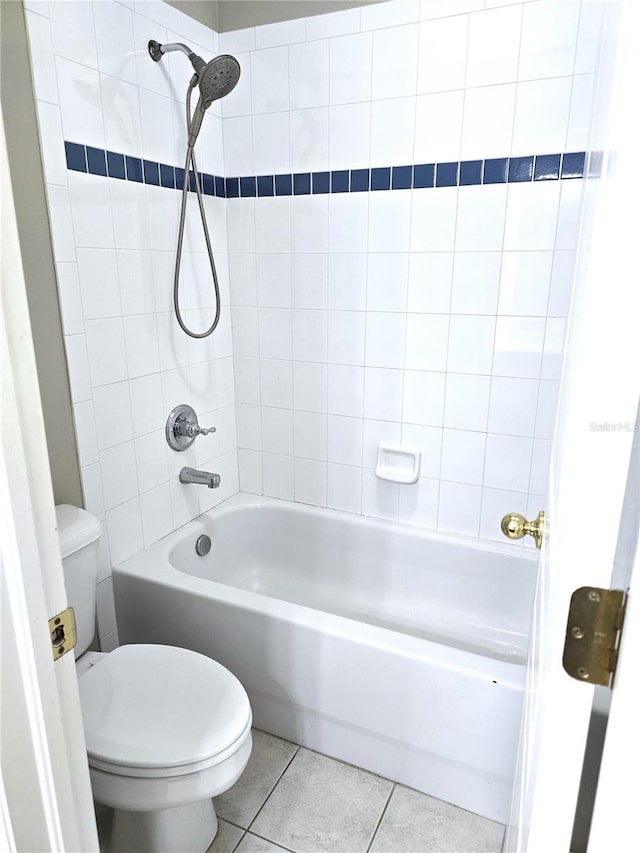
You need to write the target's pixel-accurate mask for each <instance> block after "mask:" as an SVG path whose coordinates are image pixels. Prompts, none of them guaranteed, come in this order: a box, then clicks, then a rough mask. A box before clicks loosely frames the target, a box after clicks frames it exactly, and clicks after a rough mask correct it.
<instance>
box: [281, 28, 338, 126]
mask: <svg viewBox="0 0 640 853" xmlns="http://www.w3.org/2000/svg"><path fill="white" fill-rule="evenodd" d="M289 96H290V104H291V109H292V110H298V109H307V108H309V107H322V106H326V105H327V104H328V103H329V42H328V41H327V40H325V39H323V40H321V41H314V42H308V43H306V44H296V45H291V47H290V48H289Z"/></svg>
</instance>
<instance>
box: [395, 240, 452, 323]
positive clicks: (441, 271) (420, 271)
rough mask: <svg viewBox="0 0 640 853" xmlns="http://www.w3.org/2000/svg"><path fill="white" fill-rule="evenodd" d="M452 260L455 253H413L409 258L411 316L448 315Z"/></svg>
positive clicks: (409, 307) (408, 300)
mask: <svg viewBox="0 0 640 853" xmlns="http://www.w3.org/2000/svg"><path fill="white" fill-rule="evenodd" d="M453 258H454V255H453V252H423V253H417V252H414V253H412V254H411V255H410V256H409V290H408V297H407V310H408V311H409V312H414V313H427V314H448V313H449V310H450V308H451V279H452V271H453Z"/></svg>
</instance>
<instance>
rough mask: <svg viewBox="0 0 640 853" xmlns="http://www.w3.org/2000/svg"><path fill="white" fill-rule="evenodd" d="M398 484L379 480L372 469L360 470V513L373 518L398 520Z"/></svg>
mask: <svg viewBox="0 0 640 853" xmlns="http://www.w3.org/2000/svg"><path fill="white" fill-rule="evenodd" d="M398 504H399V486H398V484H397V483H389V482H386V481H385V480H379V479H378V478H377V477H376V475H375V473H374V472H373V471H370V470H367V469H364V470H363V472H362V514H363V515H368V516H371V517H373V518H385V519H387V520H388V521H397V520H398Z"/></svg>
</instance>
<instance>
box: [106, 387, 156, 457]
mask: <svg viewBox="0 0 640 853" xmlns="http://www.w3.org/2000/svg"><path fill="white" fill-rule="evenodd" d="M93 409H94V413H95V419H96V434H97V437H98V448H99V449H100V450H106V449H107V448H109V447H114V446H115V445H116V444H122V442H123V441H131V439H132V438H133V435H134V433H133V427H134V423H133V418H132V412H131V402H130V399H129V383H128V382H114V383H113V384H112V385H102V386H100V387H99V388H94V389H93ZM158 426H159V425H158Z"/></svg>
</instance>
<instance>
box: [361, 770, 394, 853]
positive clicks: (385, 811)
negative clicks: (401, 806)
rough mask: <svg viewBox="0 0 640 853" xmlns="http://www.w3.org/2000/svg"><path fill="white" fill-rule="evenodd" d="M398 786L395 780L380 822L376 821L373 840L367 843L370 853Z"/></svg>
mask: <svg viewBox="0 0 640 853" xmlns="http://www.w3.org/2000/svg"><path fill="white" fill-rule="evenodd" d="M389 781H391V780H389ZM396 787H397V784H396V783H395V782H393V783H392V785H391V790H390V791H389V796H388V797H387V801H386V803H385V804H384V807H383V809H382V812H381V813H380V817H379V819H378V822H377V823H376V828H375V829H374V830H373V835H372V836H371V841H370V842H369V844H368V845H367V850H366V853H369V851H370V850H371V845H372V844H373V842H374V841H375V838H376V835H377V834H378V830H379V829H380V824H381V823H382V821H383V820H384V816H385V815H386V813H387V809H388V808H389V803H390V802H391V797H393V792H394V791H395V789H396Z"/></svg>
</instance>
